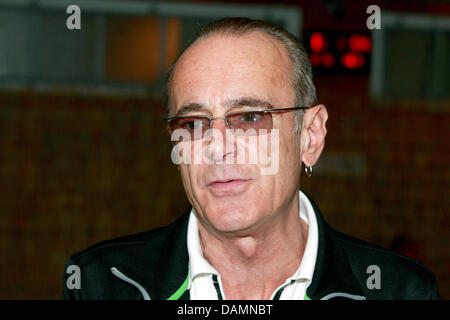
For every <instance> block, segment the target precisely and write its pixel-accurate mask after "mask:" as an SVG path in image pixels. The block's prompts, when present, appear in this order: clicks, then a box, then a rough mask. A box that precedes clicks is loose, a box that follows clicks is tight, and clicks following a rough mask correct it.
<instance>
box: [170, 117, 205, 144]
mask: <svg viewBox="0 0 450 320" xmlns="http://www.w3.org/2000/svg"><path fill="white" fill-rule="evenodd" d="M169 127H170V132H171V133H172V132H174V131H175V130H177V129H183V130H187V132H189V133H190V134H191V139H192V140H193V139H194V137H195V135H194V132H195V131H196V130H200V131H201V133H202V134H201V135H199V137H201V136H203V133H204V132H205V131H206V130H208V129H209V119H208V118H207V117H180V118H175V119H172V120H170V122H169Z"/></svg>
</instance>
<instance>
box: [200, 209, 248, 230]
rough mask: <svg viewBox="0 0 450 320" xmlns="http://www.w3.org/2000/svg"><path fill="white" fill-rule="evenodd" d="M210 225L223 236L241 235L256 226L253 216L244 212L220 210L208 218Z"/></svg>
mask: <svg viewBox="0 0 450 320" xmlns="http://www.w3.org/2000/svg"><path fill="white" fill-rule="evenodd" d="M206 219H207V220H208V224H209V225H210V226H211V227H212V228H213V229H214V230H215V231H216V232H219V233H222V234H227V233H228V234H239V233H242V232H245V231H247V230H250V229H251V228H252V227H253V226H254V225H255V224H256V219H254V217H253V214H251V213H250V212H248V208H247V212H245V211H244V210H232V211H231V210H219V211H215V213H214V215H211V216H207V217H206Z"/></svg>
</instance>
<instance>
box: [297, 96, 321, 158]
mask: <svg viewBox="0 0 450 320" xmlns="http://www.w3.org/2000/svg"><path fill="white" fill-rule="evenodd" d="M327 120H328V112H327V109H326V108H325V106H324V105H323V104H319V105H317V106H314V107H312V108H309V109H307V110H306V112H305V113H304V114H303V121H302V131H301V148H302V161H303V163H304V164H305V165H306V166H310V165H311V166H313V165H314V164H315V163H316V162H317V160H318V159H319V157H320V154H321V153H322V150H323V147H324V146H325V136H326V134H327V129H326V126H325V124H326V122H327Z"/></svg>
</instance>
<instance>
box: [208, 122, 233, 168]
mask: <svg viewBox="0 0 450 320" xmlns="http://www.w3.org/2000/svg"><path fill="white" fill-rule="evenodd" d="M227 129H228V126H227V123H226V120H225V119H221V118H220V119H214V120H212V121H211V128H210V134H209V137H208V138H209V139H208V140H207V142H206V144H207V145H206V147H205V156H206V157H207V158H209V159H211V160H212V161H214V162H215V163H221V162H223V161H225V160H226V157H227V156H229V155H230V153H232V152H233V150H234V145H233V141H234V140H233V139H230V137H228V138H227V135H230V134H231V133H230V132H228V130H227Z"/></svg>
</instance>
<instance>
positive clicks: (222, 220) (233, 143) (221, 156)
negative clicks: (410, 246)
mask: <svg viewBox="0 0 450 320" xmlns="http://www.w3.org/2000/svg"><path fill="white" fill-rule="evenodd" d="M166 98H167V112H168V117H167V121H168V127H169V131H170V133H171V134H172V140H174V145H175V146H174V148H178V149H177V152H179V155H180V157H181V158H183V159H184V160H183V161H182V162H180V164H179V170H180V173H181V177H182V181H183V185H184V188H185V191H186V195H187V197H188V199H189V201H190V203H191V204H192V208H191V209H189V211H188V212H187V213H186V214H184V215H183V216H182V217H181V218H180V219H179V220H178V221H176V222H175V223H173V224H171V225H169V226H167V227H164V228H160V229H157V230H153V231H149V232H145V233H141V234H138V235H132V236H127V237H123V238H120V239H115V240H110V241H106V242H102V243H100V244H97V245H95V246H93V247H92V248H89V249H87V250H85V251H83V252H81V253H78V254H75V255H74V256H72V258H71V259H70V261H69V263H68V264H69V265H77V266H79V268H80V270H81V282H80V288H79V289H76V288H72V289H69V288H67V286H66V285H65V288H64V292H63V296H64V298H69V299H297V300H303V299H331V298H349V299H359V300H360V299H435V298H439V293H438V289H437V283H436V280H435V278H434V276H433V274H432V273H431V272H430V271H429V270H428V269H426V268H425V267H424V266H422V265H420V264H419V263H418V262H415V261H413V260H412V259H409V258H406V257H403V256H400V255H398V254H395V253H393V252H389V251H387V250H384V249H382V248H379V247H376V246H374V245H371V244H369V243H366V242H363V241H360V240H357V239H354V238H352V237H350V236H347V235H344V234H341V233H339V232H337V231H335V230H333V229H332V228H331V227H330V226H329V225H328V224H327V223H326V222H325V221H324V220H323V218H322V216H321V214H320V212H319V209H318V208H317V206H316V205H315V204H314V202H313V201H312V200H311V199H310V198H308V197H307V196H306V195H305V194H304V193H302V192H301V191H299V184H300V173H301V170H300V169H301V167H302V163H303V164H304V166H305V168H306V171H307V173H308V174H309V175H310V174H311V173H312V166H313V165H314V164H315V163H316V162H317V160H318V158H319V156H320V154H321V152H322V149H323V147H324V141H325V135H326V127H325V124H326V122H327V118H328V114H327V110H326V108H325V106H323V105H321V104H317V101H316V95H315V89H314V86H313V83H312V76H311V67H310V64H309V62H308V57H307V55H306V53H305V52H304V49H303V48H302V46H301V44H300V43H299V42H298V41H297V40H296V39H295V38H294V37H293V36H292V35H290V34H289V33H287V32H286V31H284V30H282V29H281V28H279V27H276V26H273V25H271V24H269V23H266V22H262V21H252V20H249V19H244V18H228V19H223V20H221V21H217V22H214V23H212V24H210V25H208V26H207V27H206V28H204V29H203V30H202V31H201V32H200V34H199V36H198V37H197V38H196V39H195V41H194V42H193V43H192V44H191V45H190V46H189V47H188V48H187V49H186V50H185V51H184V52H183V53H182V55H181V56H180V57H179V59H178V60H177V61H176V63H175V64H174V66H173V68H171V70H170V71H169V77H168V83H167V92H166ZM238 130H241V131H238ZM252 130H253V131H252ZM261 130H262V131H261ZM177 132H181V134H186V135H184V136H183V138H182V139H177V138H176V136H177V135H176V133H177ZM178 137H179V136H178ZM263 137H266V138H267V137H270V143H268V144H267V145H270V146H271V147H276V148H271V150H272V151H274V150H275V153H276V154H272V156H274V157H273V158H272V160H273V161H275V160H274V159H275V158H276V160H277V161H279V163H278V164H277V166H276V167H275V170H272V171H269V172H265V171H264V169H266V168H267V166H268V163H267V162H264V163H263V162H262V161H260V158H257V159H258V161H256V162H251V161H250V160H249V158H250V157H251V156H252V155H254V154H255V153H258V152H259V151H260V150H261V149H260V146H261V145H263V143H262V140H260V139H262V138H263ZM274 137H276V138H277V139H274ZM235 138H236V139H235ZM237 138H241V139H240V140H239V139H237ZM255 141H256V143H255ZM267 145H266V146H267ZM197 147H198V148H197ZM239 150H241V151H242V150H243V151H246V152H247V155H248V156H247V157H244V159H245V161H237V160H238V157H239ZM196 155H197V156H200V158H199V159H197V160H200V161H192V160H193V158H195V156H196ZM241 160H242V158H241ZM67 276H68V275H66V277H67ZM69 280H70V279H69V278H66V279H65V284H66V282H68V281H69Z"/></svg>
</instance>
